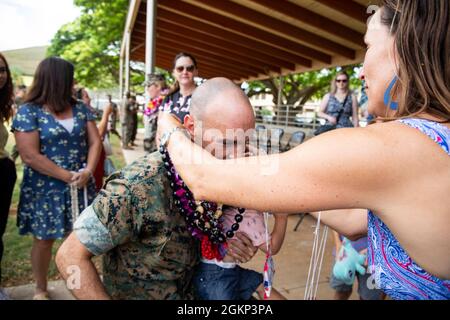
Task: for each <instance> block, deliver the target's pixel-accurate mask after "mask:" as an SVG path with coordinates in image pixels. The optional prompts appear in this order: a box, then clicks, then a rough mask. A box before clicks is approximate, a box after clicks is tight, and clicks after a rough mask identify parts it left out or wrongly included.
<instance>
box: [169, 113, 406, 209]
mask: <svg viewBox="0 0 450 320" xmlns="http://www.w3.org/2000/svg"><path fill="white" fill-rule="evenodd" d="M171 118H172V117H171V116H169V115H164V116H163V119H164V120H163V121H162V123H163V125H162V127H161V129H163V130H164V129H170V128H171V127H173V126H175V125H177V124H176V122H174V120H172V119H171ZM161 120H162V119H161ZM160 124H161V122H160ZM376 126H380V125H374V126H371V127H372V128H371V127H369V128H352V129H339V130H334V131H332V132H328V133H326V134H323V135H321V136H319V137H316V138H314V139H311V140H309V141H308V142H306V143H304V144H302V145H300V146H299V147H297V148H294V149H292V150H291V151H289V152H286V153H284V154H276V155H269V156H260V157H250V158H241V159H232V160H218V159H216V158H214V157H212V156H211V155H210V154H209V153H207V152H206V151H204V150H203V149H202V148H201V147H199V146H197V145H194V144H192V143H191V141H190V140H189V139H188V138H187V137H186V136H185V135H184V134H183V133H181V132H179V131H178V132H176V133H175V134H173V135H172V137H171V138H170V140H169V144H168V149H169V153H170V154H171V158H172V161H173V162H174V164H175V167H176V168H177V170H178V172H179V173H180V175H181V176H182V178H183V179H184V181H185V182H186V184H187V185H188V186H189V188H190V189H191V191H192V192H193V193H194V196H195V197H196V199H199V200H200V199H201V200H210V201H216V202H220V203H226V204H229V205H233V206H240V207H245V208H252V209H256V210H260V211H271V212H287V213H298V212H314V211H321V210H332V209H349V208H369V209H372V210H375V211H377V210H379V209H380V207H379V206H378V205H380V204H382V203H384V201H380V193H379V192H380V191H382V192H383V194H384V195H389V194H390V192H391V188H393V187H394V186H397V187H398V183H402V180H401V179H398V176H399V175H398V173H395V170H396V169H397V168H398V166H397V165H396V163H397V160H396V154H395V152H396V151H398V145H399V144H400V142H399V139H392V138H391V139H389V140H387V139H383V138H386V136H395V134H393V133H391V132H390V131H391V129H389V128H387V129H386V128H382V130H383V132H385V133H384V134H382V137H383V138H380V137H379V136H380V134H379V132H380V131H381V130H379V129H376V128H375V127H376ZM375 130H377V131H376V132H375ZM397 153H399V152H397ZM391 173H392V174H391ZM391 197H393V196H392V195H391Z"/></svg>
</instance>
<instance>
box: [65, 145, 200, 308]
mask: <svg viewBox="0 0 450 320" xmlns="http://www.w3.org/2000/svg"><path fill="white" fill-rule="evenodd" d="M173 202H174V200H173V196H172V191H171V188H170V185H169V180H168V179H167V177H166V170H165V168H164V166H163V163H162V158H161V156H160V154H159V153H158V152H155V153H152V154H149V155H147V156H145V157H143V158H141V159H139V160H137V161H136V162H134V163H133V164H131V165H130V166H128V167H126V168H125V169H123V170H122V171H120V172H118V173H115V174H113V175H111V176H110V177H109V178H108V180H107V181H106V184H105V187H104V189H103V190H101V191H100V194H99V195H98V197H97V198H96V199H95V200H94V202H93V204H92V205H91V206H90V207H89V208H88V209H86V210H85V211H84V212H83V214H82V215H81V216H80V217H79V218H78V220H77V222H76V224H75V226H74V232H75V233H76V235H77V237H78V239H79V240H80V241H81V243H83V245H84V246H85V247H86V248H87V249H88V250H89V251H90V252H92V253H93V254H94V255H100V254H105V255H104V259H103V282H104V285H105V288H106V291H107V292H108V294H110V295H111V297H112V298H114V299H155V300H163V299H192V298H193V296H192V285H191V278H192V274H193V269H194V267H195V265H196V264H197V262H198V252H199V250H198V244H197V242H196V241H195V239H194V238H193V237H192V236H191V235H190V234H189V233H188V232H187V230H186V224H185V221H184V219H183V218H182V217H181V216H180V214H179V212H178V209H177V208H176V206H175V205H174V203H173Z"/></svg>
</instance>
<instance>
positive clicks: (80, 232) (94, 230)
mask: <svg viewBox="0 0 450 320" xmlns="http://www.w3.org/2000/svg"><path fill="white" fill-rule="evenodd" d="M73 231H74V232H75V234H76V236H77V238H78V240H79V241H80V242H81V243H82V244H83V245H84V246H85V247H86V249H88V250H89V252H91V253H92V254H93V255H95V256H98V255H101V254H103V253H105V252H108V251H109V250H111V249H112V248H114V243H113V241H112V239H111V235H110V234H109V232H108V229H106V227H105V226H104V225H103V224H102V223H101V222H100V220H99V219H98V217H97V215H96V214H95V212H94V210H93V209H92V206H89V207H87V208H86V209H85V210H84V211H83V213H82V214H81V215H80V216H79V217H78V219H77V221H76V222H75V224H74V226H73Z"/></svg>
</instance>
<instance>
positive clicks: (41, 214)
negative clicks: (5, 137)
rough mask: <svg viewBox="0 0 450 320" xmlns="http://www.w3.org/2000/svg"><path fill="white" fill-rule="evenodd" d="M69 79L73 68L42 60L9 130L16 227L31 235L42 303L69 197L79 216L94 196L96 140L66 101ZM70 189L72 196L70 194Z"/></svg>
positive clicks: (76, 106)
mask: <svg viewBox="0 0 450 320" xmlns="http://www.w3.org/2000/svg"><path fill="white" fill-rule="evenodd" d="M73 75H74V67H73V65H72V64H70V63H69V62H67V61H65V60H63V59H60V58H53V57H52V58H47V59H45V60H44V61H42V62H41V64H40V65H39V67H38V69H37V71H36V74H35V77H34V82H33V85H32V87H31V89H30V92H29V94H28V96H27V99H26V103H25V104H24V105H23V106H22V107H21V108H20V109H19V111H18V113H17V115H16V117H15V118H14V121H13V126H12V130H13V131H14V133H15V138H16V141H17V147H18V150H19V153H20V156H21V158H22V161H23V162H24V173H23V181H22V185H21V189H20V202H19V208H18V218H17V224H18V227H19V233H20V234H21V235H25V234H30V233H31V234H32V235H33V236H34V242H33V248H32V251H31V262H32V266H33V274H34V278H35V280H36V293H35V298H36V299H48V293H47V272H48V267H49V263H50V260H51V256H52V254H51V249H52V246H53V242H54V240H55V239H61V238H63V237H64V236H65V235H66V234H67V233H68V232H70V231H71V229H72V224H73V221H72V220H73V219H72V215H73V214H74V213H76V211H77V210H75V208H72V197H73V198H74V200H75V199H76V198H78V211H79V212H81V211H82V210H83V209H84V203H85V201H84V198H85V195H86V196H87V198H88V199H87V200H88V201H87V202H88V203H90V202H91V201H92V200H93V198H94V196H95V184H94V180H93V179H92V172H93V171H94V168H95V166H96V164H97V161H98V157H99V154H100V148H101V140H100V138H99V134H98V130H97V127H96V125H95V121H94V116H93V114H92V113H91V112H90V111H89V109H88V108H87V107H86V106H85V105H84V104H82V103H80V102H77V101H76V100H75V99H74V98H73V97H72V89H73V81H74V79H73ZM70 185H75V186H76V187H77V189H75V190H78V192H76V191H75V192H73V191H72V193H71V187H70ZM84 187H86V189H87V194H86V193H85V192H84ZM75 195H76V196H75ZM75 201H76V200H75ZM74 205H75V206H76V202H74Z"/></svg>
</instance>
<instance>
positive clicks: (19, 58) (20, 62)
mask: <svg viewBox="0 0 450 320" xmlns="http://www.w3.org/2000/svg"><path fill="white" fill-rule="evenodd" d="M47 48H48V47H47V46H43V47H32V48H26V49H18V50H9V51H4V52H3V54H4V55H5V57H6V59H7V60H8V63H9V66H10V67H11V69H14V70H17V71H18V72H19V73H21V74H23V75H26V76H32V75H33V74H34V71H35V70H36V67H37V65H38V64H39V62H41V61H42V60H43V59H44V58H45V56H46V53H47Z"/></svg>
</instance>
